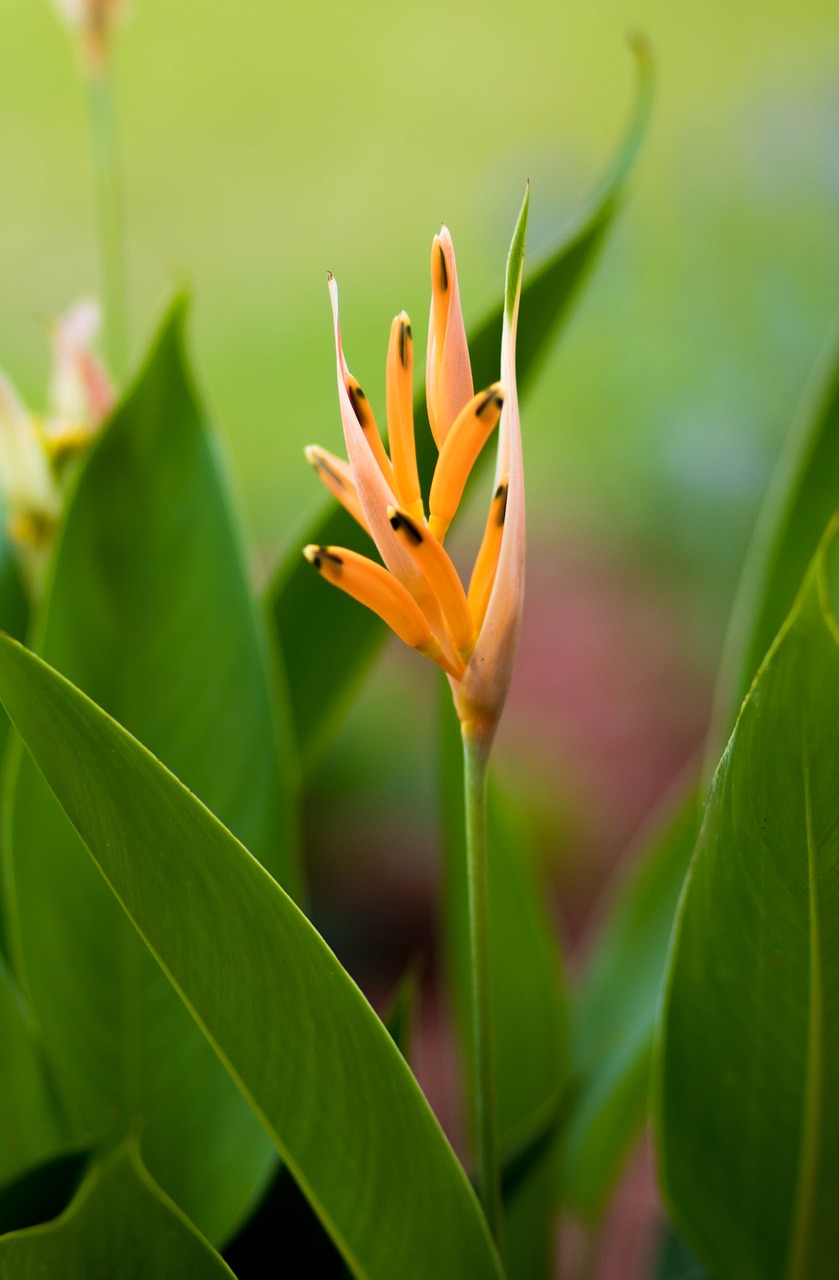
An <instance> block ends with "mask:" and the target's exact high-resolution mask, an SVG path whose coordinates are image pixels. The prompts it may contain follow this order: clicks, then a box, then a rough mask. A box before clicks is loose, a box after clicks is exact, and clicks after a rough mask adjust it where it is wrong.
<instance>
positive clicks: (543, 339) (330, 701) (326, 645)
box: [266, 44, 652, 768]
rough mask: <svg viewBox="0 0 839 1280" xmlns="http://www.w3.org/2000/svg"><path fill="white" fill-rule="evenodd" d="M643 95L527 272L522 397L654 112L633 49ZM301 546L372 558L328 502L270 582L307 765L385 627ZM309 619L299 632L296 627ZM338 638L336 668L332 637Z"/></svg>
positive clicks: (490, 375) (641, 62) (646, 71)
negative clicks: (618, 143) (572, 211)
mask: <svg viewBox="0 0 839 1280" xmlns="http://www.w3.org/2000/svg"><path fill="white" fill-rule="evenodd" d="M635 49H636V55H637V60H638V66H639V77H640V78H639V91H638V99H637V104H636V108H635V113H634V115H633V118H632V122H631V124H630V127H629V130H628V132H627V135H626V138H625V140H624V142H623V145H622V147H621V149H620V151H619V153H618V156H617V158H616V160H615V161H614V163H613V165H612V168H611V170H610V172H609V174H608V175H607V177H606V178H605V180H604V181H603V182H602V183H601V185H600V187H599V189H598V190H597V192H596V193H595V196H594V198H593V200H592V201H591V204H590V207H589V209H588V210H587V212H586V213H585V215H584V216H583V217H582V218H581V219H580V220H579V222H578V223H577V224H576V225H575V226H574V227H573V228H572V229H570V230H568V229H567V228H563V230H562V232H561V233H560V234H559V235H558V237H557V240H556V243H555V245H554V246H553V247H552V248H551V249H549V250H548V252H547V253H546V255H545V257H544V258H543V260H542V262H541V263H540V264H539V265H537V266H536V267H535V268H534V270H533V271H531V272H530V273H529V274H528V275H526V277H525V280H524V284H523V288H522V298H521V316H520V321H519V332H518V339H517V344H516V345H517V361H518V383H519V392H520V394H525V393H526V391H527V389H528V387H529V386H530V385H532V382H533V378H534V375H535V373H536V371H537V369H538V366H539V363H540V361H541V360H542V359H543V358H544V356H545V355H546V354H547V352H548V351H549V349H550V346H551V343H552V342H553V340H554V339H555V337H556V336H557V333H558V332H559V329H560V327H561V325H562V323H563V321H564V319H565V318H566V316H567V314H568V312H569V310H570V307H571V304H572V302H573V300H574V298H575V296H576V294H577V292H578V290H579V288H580V286H581V285H582V283H583V281H584V279H585V276H586V274H587V272H588V271H589V270H590V269H591V267H592V265H593V263H594V261H595V259H596V256H597V251H598V250H599V248H600V246H601V244H602V242H603V240H604V238H605V236H606V234H607V232H608V230H609V227H610V226H611V223H612V220H613V219H614V216H615V214H616V213H617V211H618V209H619V208H620V206H621V203H622V200H623V197H624V191H625V187H626V181H627V178H628V176H629V173H630V172H631V170H632V167H633V165H634V163H635V159H636V156H637V154H638V151H639V149H640V146H641V143H642V141H643V138H644V134H645V132H646V128H647V122H648V118H649V112H650V104H651V94H652V78H651V71H650V63H649V56H648V54H647V52H646V49H645V48H644V47H643V46H641V45H640V44H639V45H636V46H635ZM502 315H503V300H501V299H499V302H498V304H497V306H496V307H495V308H494V309H493V311H492V313H491V314H490V315H489V316H488V317H487V318H486V319H485V320H484V322H483V323H482V324H480V325H478V326H477V328H476V329H475V330H474V331H473V333H472V334H471V335H470V349H471V354H472V370H473V374H474V380H475V386H476V387H480V386H486V385H488V384H489V383H491V382H493V381H494V380H495V379H496V378H497V377H498V371H499V368H500V358H501V321H502ZM415 416H416V438H417V453H418V461H419V468H420V478H421V480H422V483H423V486H427V485H428V483H429V481H430V479H431V475H432V472H433V469H434V464H435V461H436V450H435V449H434V443H433V440H432V437H431V432H430V429H429V427H428V417H427V414H426V408H425V395H424V391H423V392H421V393H420V395H419V396H418V397H417V400H416V404H415ZM307 542H314V543H320V544H322V545H329V544H337V545H339V546H346V547H352V548H356V549H358V550H361V551H366V552H368V553H369V549H370V541H369V538H367V537H366V536H365V535H364V534H363V533H362V532H361V531H360V530H359V529H358V526H357V525H356V524H355V523H354V521H353V520H351V519H350V517H349V516H347V514H346V513H345V512H344V511H343V509H342V508H340V507H338V505H337V504H336V503H334V502H330V503H329V504H328V506H326V507H325V508H324V511H323V514H322V515H321V516H320V517H319V518H318V519H316V520H315V521H314V522H312V523H311V524H310V525H309V526H308V527H307V528H306V529H305V530H302V531H301V534H300V537H299V539H298V541H297V542H296V543H295V544H294V545H292V546H291V548H290V550H289V552H288V555H287V556H286V557H285V559H284V560H283V561H282V562H281V563H280V565H279V566H278V568H277V571H276V573H275V574H274V577H273V579H272V580H271V582H270V583H269V585H268V590H267V595H266V608H267V609H268V611H269V613H270V615H271V616H272V618H273V623H274V626H275V628H276V632H277V635H278V637H279V642H280V648H281V650H282V653H283V655H284V658H285V663H286V666H287V669H288V672H289V677H290V680H289V683H290V690H291V704H292V710H293V715H294V723H295V726H296V731H297V739H298V743H299V747H300V755H301V759H302V762H303V766H304V768H306V767H308V766H310V765H311V764H312V762H313V761H314V760H315V759H316V758H317V756H318V755H319V753H320V751H321V750H322V748H323V746H324V745H325V743H326V742H327V741H328V738H329V736H330V734H331V733H332V731H333V730H334V728H335V726H336V724H337V722H338V721H339V720H340V717H341V715H342V714H343V712H344V711H345V710H346V708H347V706H348V704H349V702H350V700H351V698H352V694H353V691H354V689H355V688H356V686H357V684H358V682H359V680H360V679H361V676H362V675H363V673H364V671H365V670H366V669H367V667H368V666H369V664H370V662H371V661H372V660H373V657H374V656H375V653H376V651H377V649H378V647H379V645H380V644H381V642H382V640H383V638H384V636H385V629H384V628H383V626H382V624H381V622H380V621H379V619H378V618H377V617H376V616H375V615H374V614H372V613H370V612H369V611H368V610H366V609H362V608H360V607H359V606H358V604H356V603H355V601H353V600H350V599H349V598H348V597H346V596H345V595H344V594H343V593H342V592H340V591H328V590H325V589H324V586H323V583H321V582H318V581H317V580H316V575H315V574H313V573H312V571H311V569H310V568H309V566H308V565H307V564H306V563H305V561H304V560H303V557H302V555H301V554H300V548H301V547H302V546H303V545H304V543H307ZM303 619H305V623H306V625H305V626H302V625H301V620H303ZM336 636H340V638H341V642H340V661H336V657H335V654H336V648H335V637H336Z"/></svg>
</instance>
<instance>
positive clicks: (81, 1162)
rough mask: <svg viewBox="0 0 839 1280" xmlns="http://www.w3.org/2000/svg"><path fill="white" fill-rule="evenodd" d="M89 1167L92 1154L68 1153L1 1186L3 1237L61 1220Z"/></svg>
mask: <svg viewBox="0 0 839 1280" xmlns="http://www.w3.org/2000/svg"><path fill="white" fill-rule="evenodd" d="M89 1164H90V1152H89V1151H87V1150H84V1151H66V1152H64V1153H63V1154H61V1155H57V1156H53V1157H52V1158H51V1159H50V1160H45V1161H44V1162H43V1164H38V1165H35V1167H34V1168H32V1169H27V1170H26V1171H25V1172H24V1173H21V1174H18V1176H17V1177H16V1178H13V1179H12V1180H11V1181H10V1182H6V1183H4V1184H3V1186H0V1236H2V1235H5V1234H6V1232H7V1231H18V1230H20V1229H22V1228H23V1227H34V1226H36V1225H37V1224H38V1223H39V1222H46V1221H47V1220H48V1219H49V1218H55V1217H57V1216H58V1214H59V1213H61V1212H62V1210H63V1209H65V1208H66V1206H67V1204H68V1202H69V1201H70V1198H71V1196H73V1195H74V1194H75V1191H76V1188H77V1187H78V1185H79V1183H80V1182H81V1180H82V1178H83V1177H84V1174H85V1170H86V1169H87V1167H88V1165H89Z"/></svg>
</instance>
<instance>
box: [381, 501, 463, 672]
mask: <svg viewBox="0 0 839 1280" xmlns="http://www.w3.org/2000/svg"><path fill="white" fill-rule="evenodd" d="M387 514H388V518H389V520H390V523H391V526H392V528H393V530H394V532H395V533H396V535H397V537H398V538H400V539H401V541H402V543H403V545H404V546H405V547H406V548H407V550H408V552H409V553H410V555H411V557H412V558H413V559H414V560H415V562H416V564H417V565H418V566H419V568H420V569H421V571H422V573H423V574H424V576H425V579H426V581H427V582H428V585H429V586H430V588H431V590H432V591H433V592H434V594H435V596H436V597H437V599H438V601H439V602H440V608H441V609H442V610H443V617H444V618H445V620H446V626H447V627H448V629H449V632H450V634H451V637H452V639H453V640H454V643H455V647H456V649H457V652H458V655H459V656H460V657H461V658H463V659H464V661H465V660H466V659H468V657H469V655H470V654H471V652H472V646H473V644H474V640H475V628H474V626H473V624H472V614H471V613H470V612H469V603H468V601H467V599H466V592H465V591H464V590H463V583H462V582H461V581H460V577H459V576H458V572H457V570H456V569H455V567H454V565H453V564H452V562H451V559H450V557H449V556H448V554H447V553H446V552H445V551H444V550H443V548H442V547H441V546H440V543H439V542H438V541H437V539H436V538H435V537H434V536H433V534H432V533H431V532H430V531H429V529H428V526H427V525H424V524H420V523H419V521H415V520H413V519H412V518H411V516H410V515H409V514H408V512H407V511H402V510H399V509H398V508H397V507H389V508H388V513H387Z"/></svg>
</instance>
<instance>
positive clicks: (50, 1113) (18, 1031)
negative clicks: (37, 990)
mask: <svg viewBox="0 0 839 1280" xmlns="http://www.w3.org/2000/svg"><path fill="white" fill-rule="evenodd" d="M61 1144H62V1127H61V1121H60V1113H59V1111H58V1109H57V1107H56V1103H55V1098H54V1097H53V1094H52V1091H51V1088H50V1081H49V1077H48V1073H47V1067H46V1064H45V1062H44V1058H43V1054H42V1052H41V1049H40V1046H39V1043H38V1037H37V1034H36V1032H35V1029H34V1027H33V1026H32V1019H31V1017H30V1016H29V1013H28V1010H27V1009H26V1006H25V1003H24V1001H23V999H22V997H21V995H20V992H19V991H18V989H17V986H16V984H15V982H14V979H13V978H12V976H11V974H10V973H9V971H8V969H7V968H6V964H5V961H4V960H3V959H2V957H0V1183H5V1182H7V1181H8V1180H9V1179H11V1178H13V1177H15V1176H16V1175H17V1174H19V1173H20V1172H21V1171H22V1170H24V1169H26V1168H28V1167H30V1166H32V1165H36V1164H38V1162H39V1161H41V1160H44V1159H46V1158H47V1157H48V1156H51V1155H53V1154H54V1153H55V1152H56V1151H57V1150H58V1149H59V1147H60V1146H61Z"/></svg>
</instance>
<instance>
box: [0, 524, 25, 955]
mask: <svg viewBox="0 0 839 1280" xmlns="http://www.w3.org/2000/svg"><path fill="white" fill-rule="evenodd" d="M5 525H6V514H5V512H4V511H3V508H2V505H1V504H0V630H3V631H5V632H7V633H8V634H9V635H10V636H14V637H15V639H16V640H25V639H26V628H27V623H28V620H29V606H28V603H27V600H26V596H25V594H24V590H23V583H22V582H21V577H20V572H19V570H18V564H17V558H16V556H15V553H14V550H13V548H12V546H11V545H10V543H9V539H8V537H7V536H6V531H5ZM8 734H9V721H8V719H7V717H6V715H5V713H4V712H2V711H0V761H2V759H3V753H4V751H5V748H6V739H7V738H8ZM3 893H4V887H3V884H2V877H0V956H8V949H7V946H6V921H5V911H4V909H3Z"/></svg>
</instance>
